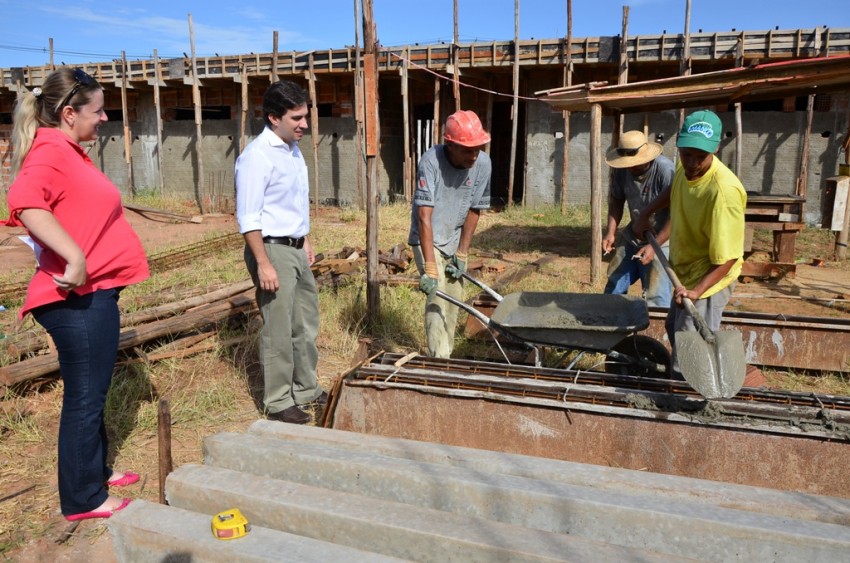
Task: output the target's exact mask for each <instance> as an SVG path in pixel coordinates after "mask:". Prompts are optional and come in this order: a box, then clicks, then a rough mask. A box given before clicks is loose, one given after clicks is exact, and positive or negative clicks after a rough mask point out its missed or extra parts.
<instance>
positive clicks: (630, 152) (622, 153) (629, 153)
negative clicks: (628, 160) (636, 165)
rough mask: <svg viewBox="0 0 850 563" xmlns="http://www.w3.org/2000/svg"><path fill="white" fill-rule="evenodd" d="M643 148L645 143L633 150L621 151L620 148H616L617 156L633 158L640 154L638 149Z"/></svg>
mask: <svg viewBox="0 0 850 563" xmlns="http://www.w3.org/2000/svg"><path fill="white" fill-rule="evenodd" d="M645 146H646V143H644V144H642V145H641V146H639V147H637V148H634V149H621V148H619V147H618V148H617V154H618V155H619V156H635V155H636V154H637V153H639V152H640V149H642V148H643V147H645Z"/></svg>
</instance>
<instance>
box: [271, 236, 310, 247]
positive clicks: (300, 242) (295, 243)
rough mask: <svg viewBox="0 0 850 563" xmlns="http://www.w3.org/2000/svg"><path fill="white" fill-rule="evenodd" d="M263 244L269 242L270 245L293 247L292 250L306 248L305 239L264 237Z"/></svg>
mask: <svg viewBox="0 0 850 563" xmlns="http://www.w3.org/2000/svg"><path fill="white" fill-rule="evenodd" d="M263 242H267V243H269V244H282V245H284V246H291V247H292V248H304V237H301V238H292V237H263Z"/></svg>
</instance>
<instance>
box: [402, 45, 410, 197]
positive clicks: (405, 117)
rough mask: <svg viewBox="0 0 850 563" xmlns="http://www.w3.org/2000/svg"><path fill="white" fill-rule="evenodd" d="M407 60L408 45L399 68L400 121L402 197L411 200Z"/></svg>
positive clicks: (408, 58)
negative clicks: (402, 162)
mask: <svg viewBox="0 0 850 563" xmlns="http://www.w3.org/2000/svg"><path fill="white" fill-rule="evenodd" d="M408 60H410V47H409V46H408V47H407V48H406V49H405V51H404V60H403V61H402V65H401V69H399V72H400V73H401V121H402V138H403V141H402V142H403V143H404V174H403V177H404V199H405V200H407V201H413V193H412V192H413V183H412V177H413V162H412V159H411V157H410V99H409V97H408V93H407V86H408V85H407V71H408Z"/></svg>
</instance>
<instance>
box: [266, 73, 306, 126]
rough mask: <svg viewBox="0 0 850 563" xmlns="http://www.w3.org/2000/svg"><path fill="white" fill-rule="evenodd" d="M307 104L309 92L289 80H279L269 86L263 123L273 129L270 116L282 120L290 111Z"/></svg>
mask: <svg viewBox="0 0 850 563" xmlns="http://www.w3.org/2000/svg"><path fill="white" fill-rule="evenodd" d="M306 103H307V92H306V91H304V88H302V87H301V86H299V85H298V84H296V83H295V82H290V81H289V80H278V81H277V82H275V83H274V84H272V85H271V86H269V88H268V90H266V93H265V95H264V96H263V121H265V122H266V125H268V126H269V127H271V122H270V121H269V114H271V115H273V116H275V117H277V118H280V117H283V114H285V113H286V112H287V111H288V110H291V109H295V108H297V107H299V106H302V105H304V104H306Z"/></svg>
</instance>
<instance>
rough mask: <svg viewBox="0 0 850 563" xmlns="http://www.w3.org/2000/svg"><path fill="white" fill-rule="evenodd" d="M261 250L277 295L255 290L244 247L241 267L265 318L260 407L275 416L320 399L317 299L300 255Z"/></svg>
mask: <svg viewBox="0 0 850 563" xmlns="http://www.w3.org/2000/svg"><path fill="white" fill-rule="evenodd" d="M265 248H266V254H268V256H269V260H271V263H272V265H273V266H274V269H275V271H277V278H278V281H279V282H280V288H279V289H278V290H277V291H276V292H271V291H263V290H262V289H259V278H258V276H257V261H256V260H255V259H254V254H253V253H252V252H251V250H250V249H249V248H248V247H247V246H246V247H245V264H246V265H247V266H248V272H249V273H250V274H251V279H253V280H254V286H255V287H258V289H257V293H256V299H257V307H259V309H260V313H261V314H262V316H263V328H262V329H261V330H260V362H261V363H262V365H263V383H264V385H263V405H264V406H265V410H266V412H269V413H276V412H280V411H282V410H284V409H287V408H289V407H291V406H293V405H303V404H306V403H309V402H310V401H312V400H314V399H316V398H318V397H319V395H321V394H322V389H321V388H320V387H319V383H318V380H317V378H316V365H317V364H318V362H319V351H318V348H317V347H316V337H317V336H318V334H319V297H318V292H317V291H316V281H315V279H314V278H313V273H312V272H311V271H310V265H309V264H308V263H307V253H306V252H304V250H303V249H298V248H291V247H289V246H284V245H280V244H268V243H266V244H265Z"/></svg>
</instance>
